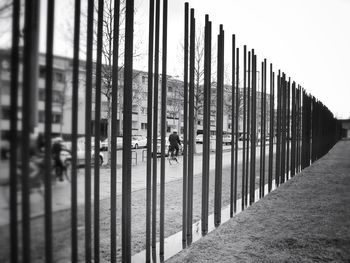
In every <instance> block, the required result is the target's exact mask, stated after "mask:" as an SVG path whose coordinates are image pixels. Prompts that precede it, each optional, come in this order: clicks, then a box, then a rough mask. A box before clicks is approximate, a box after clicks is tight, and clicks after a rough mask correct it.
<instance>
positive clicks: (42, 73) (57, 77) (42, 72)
mask: <svg viewBox="0 0 350 263" xmlns="http://www.w3.org/2000/svg"><path fill="white" fill-rule="evenodd" d="M45 77H46V68H45V67H44V66H40V67H39V78H42V79H45ZM53 80H54V81H57V82H61V83H64V82H65V76H64V73H63V72H58V71H55V72H54V73H53Z"/></svg>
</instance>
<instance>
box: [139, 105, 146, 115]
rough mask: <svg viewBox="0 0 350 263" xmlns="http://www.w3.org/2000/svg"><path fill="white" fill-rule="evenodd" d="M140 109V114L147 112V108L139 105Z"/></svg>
mask: <svg viewBox="0 0 350 263" xmlns="http://www.w3.org/2000/svg"><path fill="white" fill-rule="evenodd" d="M140 110H141V114H145V115H146V114H147V108H146V107H141V108H140Z"/></svg>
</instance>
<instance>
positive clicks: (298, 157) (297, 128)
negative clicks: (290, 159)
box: [295, 85, 300, 173]
mask: <svg viewBox="0 0 350 263" xmlns="http://www.w3.org/2000/svg"><path fill="white" fill-rule="evenodd" d="M299 106H300V86H299V85H298V88H297V89H296V133H297V134H296V139H297V142H296V147H297V149H296V152H297V156H296V161H295V162H296V173H299V171H300V170H299V164H300V107H299Z"/></svg>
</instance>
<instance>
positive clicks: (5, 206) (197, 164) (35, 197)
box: [0, 145, 268, 225]
mask: <svg viewBox="0 0 350 263" xmlns="http://www.w3.org/2000/svg"><path fill="white" fill-rule="evenodd" d="M201 148H202V147H201V145H197V150H198V154H196V155H195V156H194V175H196V174H200V173H201V172H202V158H203V157H202V154H201V152H202V149H201ZM223 148H224V152H223V167H225V166H229V165H231V151H230V149H231V146H224V147H223ZM121 153H122V152H121V151H118V161H117V163H118V164H120V165H118V167H119V168H118V169H117V194H118V195H119V194H121V192H122V168H121V161H122V159H121V155H122V154H121ZM259 153H260V151H258V150H257V157H259ZM267 153H268V151H267ZM241 158H242V154H241V151H240V154H239V155H238V161H241ZM165 165H166V167H165V174H166V177H165V181H166V183H168V182H171V181H176V180H179V179H182V170H183V168H182V157H179V164H176V165H169V162H168V161H167V160H166V162H165ZM214 166H215V152H211V155H210V167H211V169H212V168H213V167H214ZM157 170H158V178H157V179H158V183H159V180H160V176H159V174H160V172H159V171H160V158H158V167H157ZM0 171H1V176H0V177H3V176H4V175H5V176H6V175H7V176H8V168H7V167H6V165H4V164H2V167H0ZM91 175H92V178H91V179H92V180H91V181H92V185H91V189H92V195H91V198H92V200H93V197H94V196H93V189H94V180H93V175H94V171H93V169H92V171H91ZM131 188H132V191H137V190H140V189H145V188H146V160H144V161H142V152H141V150H140V151H139V155H138V164H137V165H133V166H132V187H131ZM77 189H78V205H80V204H84V203H85V174H84V168H81V169H79V170H78V187H77ZM43 197H44V196H43V194H42V192H39V191H34V192H32V193H31V195H30V203H31V216H32V217H36V216H40V215H43V213H44V198H43ZM109 197H110V169H106V168H102V169H100V200H103V199H106V198H109ZM18 200H19V202H20V201H21V197H20V193H19V194H18ZM52 200H53V201H52V211H53V212H56V211H60V210H64V209H68V208H70V207H71V185H70V183H69V182H67V181H64V182H57V183H56V184H55V185H53V188H52ZM20 208H21V206H20V203H19V205H18V214H19V216H20V215H21V209H20ZM8 223H9V190H8V186H0V225H4V224H8Z"/></svg>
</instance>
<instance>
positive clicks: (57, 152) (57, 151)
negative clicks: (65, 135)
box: [51, 138, 67, 181]
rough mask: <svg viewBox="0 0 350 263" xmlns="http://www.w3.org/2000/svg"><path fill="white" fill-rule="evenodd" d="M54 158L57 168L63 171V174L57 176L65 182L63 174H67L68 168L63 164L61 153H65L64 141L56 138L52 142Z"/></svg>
mask: <svg viewBox="0 0 350 263" xmlns="http://www.w3.org/2000/svg"><path fill="white" fill-rule="evenodd" d="M51 151H52V158H53V160H54V162H55V166H56V167H58V168H59V169H61V171H62V172H61V173H59V174H56V176H57V177H58V179H59V180H60V181H63V173H67V169H66V166H65V165H64V164H63V163H62V160H61V157H60V156H61V152H62V151H63V146H62V139H61V138H55V139H53V140H52V150H51Z"/></svg>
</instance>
